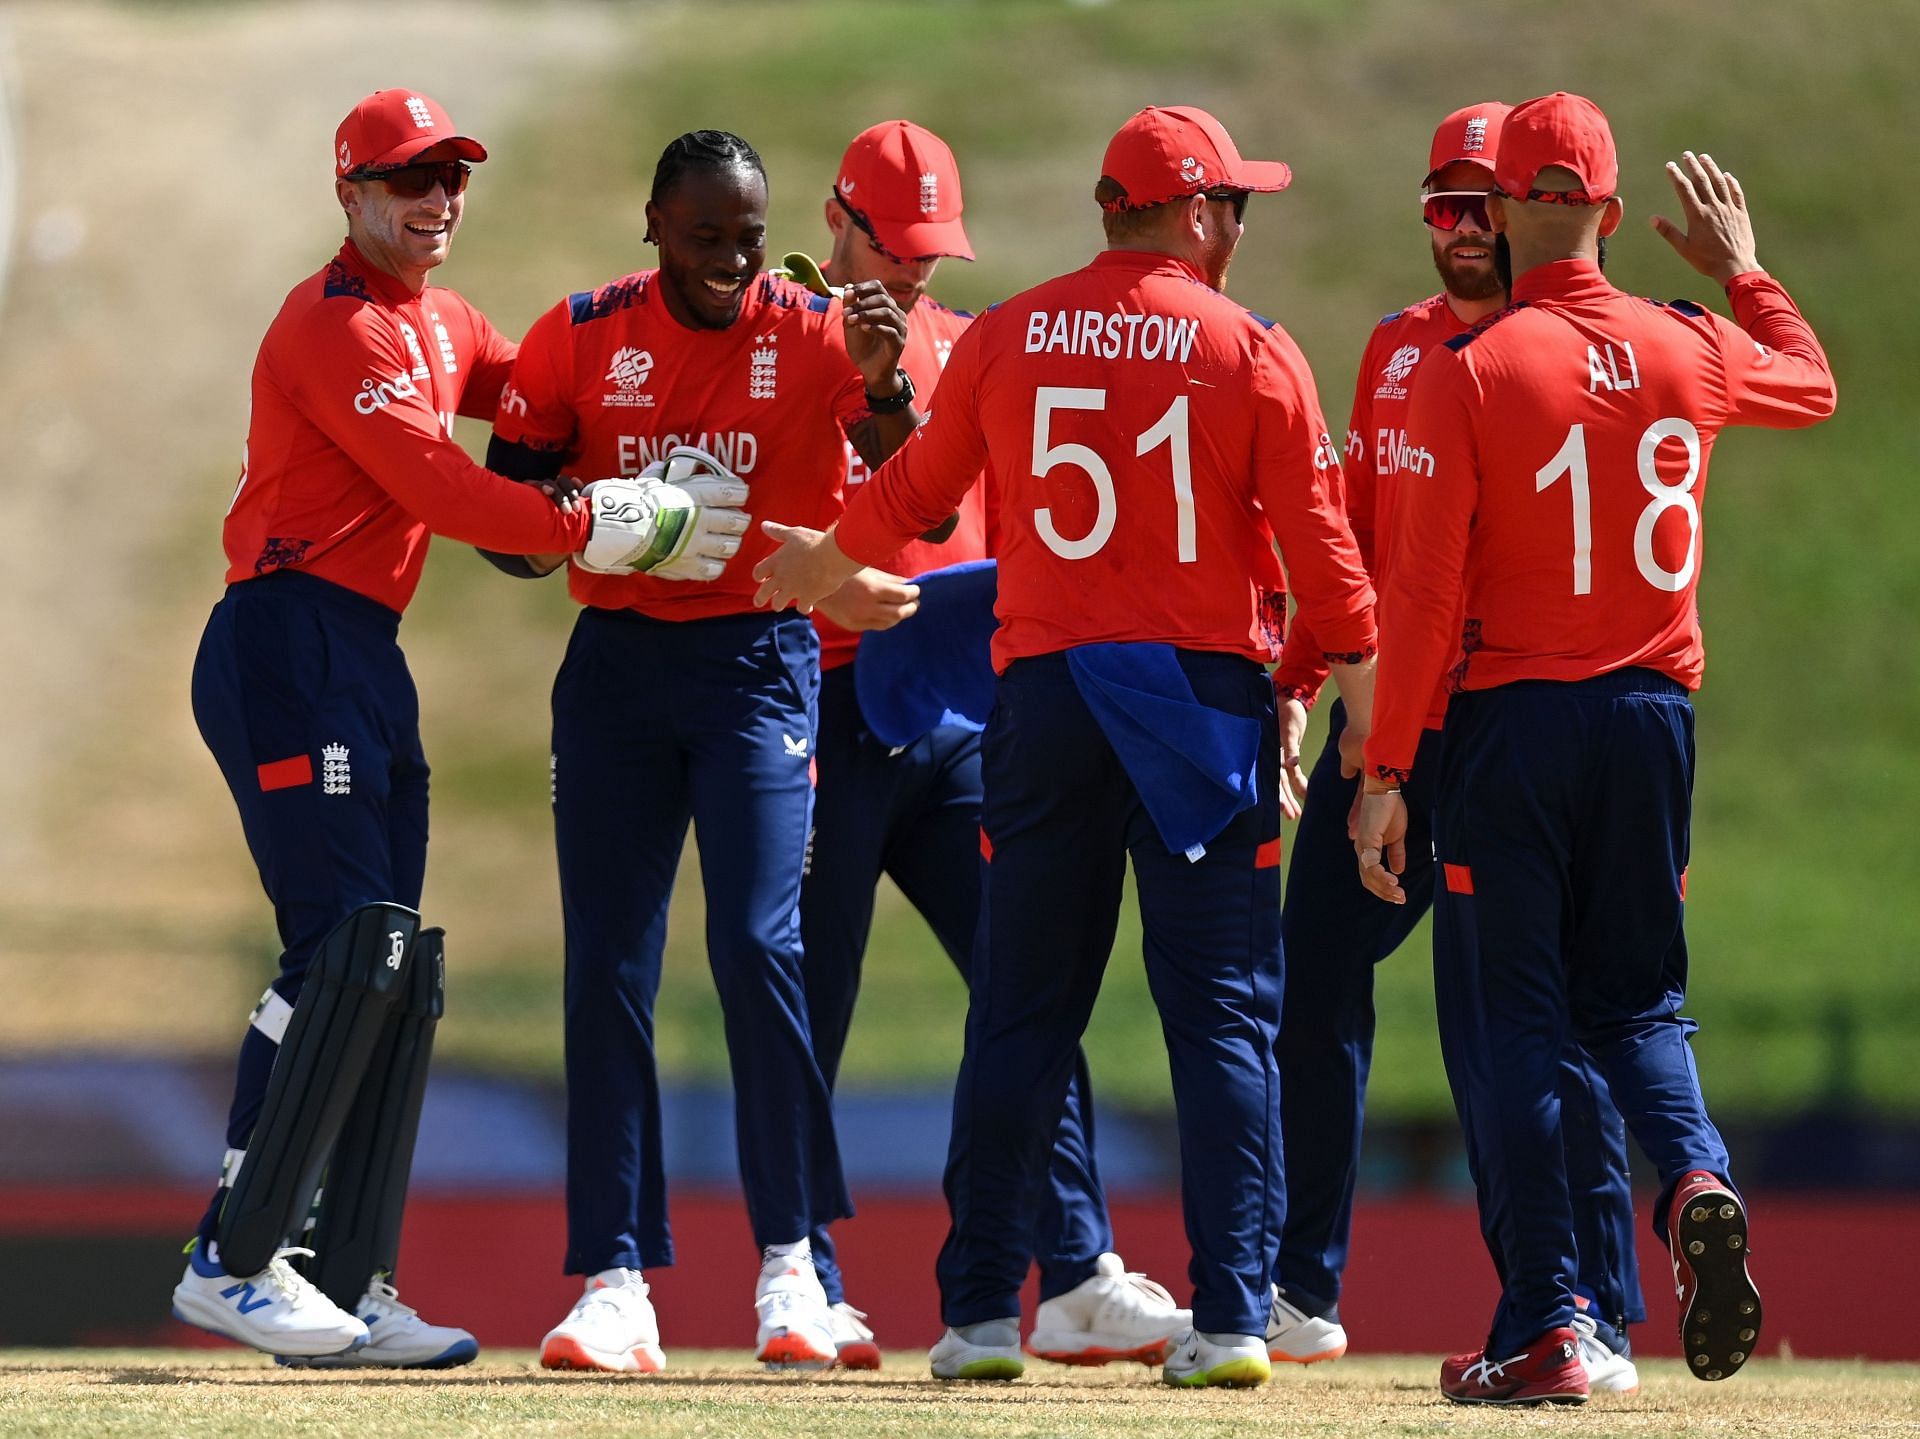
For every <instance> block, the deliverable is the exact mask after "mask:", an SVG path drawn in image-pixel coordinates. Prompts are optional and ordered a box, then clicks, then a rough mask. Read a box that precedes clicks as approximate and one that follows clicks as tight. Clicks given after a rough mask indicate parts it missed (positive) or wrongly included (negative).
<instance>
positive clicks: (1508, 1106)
mask: <svg viewBox="0 0 1920 1439" xmlns="http://www.w3.org/2000/svg"><path fill="white" fill-rule="evenodd" d="M1693 765H1694V749H1693V707H1692V705H1691V704H1690V703H1689V702H1688V700H1687V694H1686V690H1685V689H1684V688H1683V687H1682V686H1681V685H1680V684H1679V683H1677V682H1676V681H1674V680H1670V679H1668V678H1667V677H1666V676H1664V675H1660V674H1656V673H1654V672H1652V671H1650V670H1643V669H1624V670H1617V671H1614V672H1613V673H1611V674H1606V675H1601V676H1598V677H1596V678H1594V679H1589V680H1583V681H1579V682H1577V683H1556V682H1551V681H1533V680H1529V681H1522V682H1518V683H1515V684H1509V685H1502V686H1499V687H1497V688H1494V689H1488V690H1476V691H1469V692H1467V693H1465V694H1460V695H1456V696H1454V698H1453V702H1452V703H1451V705H1450V706H1449V707H1448V711H1447V724H1446V731H1445V741H1444V751H1443V757H1442V760H1441V766H1440V794H1439V823H1438V835H1437V839H1438V844H1439V858H1440V861H1441V863H1442V865H1443V866H1449V867H1451V869H1450V871H1449V872H1448V875H1447V883H1445V884H1443V885H1442V886H1441V890H1440V893H1439V895H1438V898H1437V901H1436V907H1435V921H1436V925H1437V927H1438V928H1439V929H1441V930H1443V931H1444V934H1445V938H1444V941H1443V942H1436V944H1435V962H1436V970H1435V983H1436V990H1437V999H1438V1002H1439V1004H1440V1007H1441V1009H1442V1012H1443V1014H1449V1013H1450V1014H1452V1015H1453V1016H1455V1020H1456V1022H1457V1024H1458V1026H1459V1027H1458V1030H1457V1032H1456V1034H1457V1042H1456V1046H1455V1051H1454V1053H1453V1054H1452V1055H1451V1056H1450V1062H1451V1065H1452V1067H1453V1069H1454V1071H1455V1075H1456V1078H1455V1082H1456V1084H1459V1085H1460V1086H1461V1087H1462V1088H1463V1089H1464V1091H1465V1094H1466V1103H1465V1106H1464V1113H1463V1116H1462V1117H1463V1119H1464V1120H1465V1122H1466V1124H1467V1125H1468V1128H1469V1131H1470V1134H1471V1142H1470V1145H1469V1157H1470V1159H1471V1161H1472V1162H1473V1163H1474V1164H1475V1166H1476V1168H1477V1171H1478V1173H1477V1175H1476V1182H1477V1184H1478V1187H1479V1189H1480V1192H1481V1193H1482V1195H1493V1196H1496V1197H1497V1198H1498V1200H1499V1201H1500V1207H1499V1208H1498V1209H1497V1211H1496V1212H1494V1213H1492V1214H1487V1213H1485V1212H1483V1215H1482V1222H1483V1226H1484V1227H1487V1228H1489V1229H1490V1230H1491V1231H1492V1233H1493V1236H1494V1244H1495V1248H1494V1253H1495V1256H1496V1262H1497V1263H1500V1264H1501V1265H1502V1283H1503V1291H1502V1295H1501V1299H1500V1303H1499V1306H1498V1308H1497V1309H1496V1310H1495V1314H1494V1321H1493V1325H1492V1329H1491V1332H1490V1333H1489V1335H1488V1339H1487V1352H1488V1353H1489V1354H1492V1355H1505V1354H1514V1353H1518V1352H1519V1351H1520V1349H1522V1348H1523V1347H1524V1346H1526V1345H1527V1344H1530V1343H1531V1342H1533V1340H1535V1339H1536V1338H1538V1337H1539V1336H1540V1335H1541V1334H1542V1333H1543V1332H1545V1331H1546V1330H1548V1329H1551V1328H1554V1327H1555V1326H1558V1325H1562V1324H1566V1323H1568V1322H1569V1321H1570V1320H1571V1318H1572V1317H1573V1313H1574V1302H1573V1295H1574V1285H1575V1266H1576V1256H1575V1252H1574V1250H1575V1239H1574V1219H1573V1196H1572V1194H1571V1193H1570V1192H1569V1182H1568V1167H1567V1147H1568V1139H1567V1135H1566V1130H1567V1123H1566V1116H1565V1114H1564V1112H1563V1105H1562V1102H1561V1098H1560V1085H1559V1078H1558V1077H1559V1068H1560V1057H1561V1054H1562V1052H1563V1051H1564V1049H1565V1047H1566V1044H1567V1042H1568V1040H1569V1039H1571V1040H1574V1041H1576V1042H1578V1043H1579V1044H1580V1045H1581V1046H1583V1047H1584V1048H1585V1049H1586V1051H1587V1052H1588V1053H1589V1054H1590V1055H1592V1057H1593V1059H1594V1061H1595V1063H1596V1064H1597V1065H1598V1066H1599V1068H1600V1071H1601V1073H1602V1074H1604V1075H1605V1076H1606V1080H1607V1085H1608V1087H1609V1089H1610V1090H1611V1091H1612V1094H1613V1099H1614V1102H1615V1103H1616V1104H1617V1105H1618V1106H1619V1108H1620V1113H1621V1114H1622V1115H1623V1116H1624V1117H1625V1120H1626V1123H1627V1127H1628V1128H1629V1129H1630V1130H1631V1131H1632V1132H1633V1136H1634V1138H1635V1139H1636V1140H1637V1141H1638V1142H1639V1145H1640V1148H1641V1149H1642V1151H1644V1152H1645V1154H1646V1156H1647V1158H1648V1159H1649V1160H1650V1161H1652V1163H1653V1165H1654V1166H1655V1168H1656V1169H1657V1171H1658V1172H1659V1176H1660V1183H1661V1189H1662V1192H1661V1196H1660V1200H1659V1203H1658V1204H1657V1205H1656V1208H1655V1213H1654V1230H1655V1233H1656V1234H1659V1235H1661V1236H1662V1238H1663V1239H1664V1237H1665V1236H1664V1224H1665V1215H1666V1205H1667V1200H1668V1197H1669V1196H1670V1195H1671V1192H1672V1189H1673V1186H1674V1184H1675V1183H1676V1182H1677V1181H1678V1180H1679V1178H1680V1177H1681V1175H1683V1174H1685V1173H1686V1172H1687V1171H1689V1170H1693V1169H1705V1170H1709V1171H1711V1172H1712V1173H1714V1174H1717V1175H1719V1176H1721V1177H1722V1178H1728V1167H1729V1163H1728V1158H1727V1150H1726V1146H1725V1144H1724V1143H1723V1142H1722V1141H1721V1138H1720V1135H1719V1133H1718V1131H1716V1130H1715V1129H1714V1127H1713V1123H1712V1121H1711V1120H1710V1119H1709V1118H1708V1117H1707V1111H1706V1103H1705V1100H1704V1099H1703V1098H1702V1096H1701V1092H1700V1079H1699V1073H1698V1071H1697V1070H1696V1069H1695V1067H1694V1062H1693V1052H1692V1050H1691V1049H1690V1048H1689V1046H1688V1043H1687V1040H1688V1037H1689V1036H1690V1035H1691V1034H1692V1033H1693V1031H1694V1029H1695V1028H1696V1026H1695V1025H1694V1023H1693V1021H1692V1020H1690V1019H1687V1018H1685V1017H1684V1016H1682V1015H1681V1013H1680V1006H1681V1004H1682V1002H1683V1001H1684V998H1685V994H1686V982H1687V945H1686V937H1685V934H1684V933H1683V929H1682V920H1683V915H1684V911H1685V900H1684V894H1683V890H1684V876H1685V873H1686V867H1687V853H1688V843H1689V826H1690V822H1691V811H1692V797H1693Z"/></svg>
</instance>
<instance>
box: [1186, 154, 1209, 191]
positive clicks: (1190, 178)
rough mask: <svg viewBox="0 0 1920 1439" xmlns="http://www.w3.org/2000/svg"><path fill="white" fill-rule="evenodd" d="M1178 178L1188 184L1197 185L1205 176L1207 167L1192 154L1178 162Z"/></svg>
mask: <svg viewBox="0 0 1920 1439" xmlns="http://www.w3.org/2000/svg"><path fill="white" fill-rule="evenodd" d="M1180 178H1181V179H1183V180H1185V181H1186V182H1187V183H1188V184H1190V185H1198V184H1199V183H1200V182H1201V181H1202V180H1204V179H1206V178H1207V167H1206V166H1205V165H1204V164H1202V163H1201V162H1200V161H1199V160H1197V159H1196V158H1194V157H1193V156H1192V155H1188V156H1187V157H1186V158H1185V159H1183V160H1182V161H1181V162H1180Z"/></svg>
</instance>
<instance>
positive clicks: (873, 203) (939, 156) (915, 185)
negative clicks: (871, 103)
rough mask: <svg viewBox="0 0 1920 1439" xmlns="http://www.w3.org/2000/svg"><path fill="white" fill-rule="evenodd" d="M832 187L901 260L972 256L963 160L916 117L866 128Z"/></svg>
mask: <svg viewBox="0 0 1920 1439" xmlns="http://www.w3.org/2000/svg"><path fill="white" fill-rule="evenodd" d="M833 190H834V193H835V194H836V195H838V196H839V197H840V199H841V200H842V202H844V203H845V204H846V205H847V206H848V208H850V209H852V210H855V211H857V212H858V213H859V215H860V218H861V219H863V220H865V221H866V222H867V224H868V225H870V226H872V227H873V237H874V239H876V240H878V241H879V242H880V244H881V245H882V246H883V247H884V248H885V249H886V250H887V251H888V253H890V254H893V255H897V256H899V257H900V258H901V259H903V260H920V259H926V258H928V257H930V256H933V255H950V256H952V257H953V258H955V259H957V260H971V259H972V258H973V247H972V246H971V245H969V244H968V243H967V232H966V230H964V229H963V228H962V227H961V224H960V208H961V199H960V167H959V166H958V165H957V164H955V163H954V159H953V151H951V150H949V149H948V148H947V142H946V141H945V140H942V139H941V138H940V137H939V136H938V135H936V134H934V133H933V131H931V130H928V129H926V128H924V127H923V126H920V125H916V124H914V123H913V122H912V121H911V120H886V121H883V122H881V123H880V124H878V125H874V126H872V127H870V128H869V129H865V130H862V131H861V132H860V133H859V134H858V135H855V136H854V137H853V143H852V144H851V145H849V146H847V153H846V154H845V155H843V156H841V157H840V174H839V178H838V179H836V180H835V181H834V185H833Z"/></svg>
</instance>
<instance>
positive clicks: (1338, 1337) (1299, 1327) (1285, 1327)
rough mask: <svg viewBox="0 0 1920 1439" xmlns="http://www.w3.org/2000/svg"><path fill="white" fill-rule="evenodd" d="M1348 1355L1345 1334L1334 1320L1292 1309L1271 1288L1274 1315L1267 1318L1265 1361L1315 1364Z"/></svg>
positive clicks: (1277, 1292) (1275, 1290) (1276, 1289)
mask: <svg viewBox="0 0 1920 1439" xmlns="http://www.w3.org/2000/svg"><path fill="white" fill-rule="evenodd" d="M1346 1352H1347V1331H1346V1330H1345V1329H1344V1328H1343V1327H1342V1326H1341V1325H1340V1324H1339V1323H1338V1322H1337V1321H1335V1320H1332V1319H1316V1318H1314V1317H1313V1316H1312V1315H1311V1314H1308V1313H1306V1312H1305V1311H1304V1310H1300V1309H1295V1308H1294V1307H1293V1306H1292V1305H1291V1304H1289V1303H1287V1301H1286V1300H1284V1299H1282V1298H1281V1297H1280V1290H1279V1288H1278V1286H1275V1287H1274V1289H1273V1313H1272V1314H1270V1315H1269V1316H1268V1317H1267V1358H1269V1359H1271V1360H1272V1361H1273V1362H1274V1363H1275V1364H1318V1363H1319V1362H1320V1361H1321V1360H1323V1359H1338V1358H1339V1357H1340V1356H1341V1355H1342V1354H1345V1353H1346Z"/></svg>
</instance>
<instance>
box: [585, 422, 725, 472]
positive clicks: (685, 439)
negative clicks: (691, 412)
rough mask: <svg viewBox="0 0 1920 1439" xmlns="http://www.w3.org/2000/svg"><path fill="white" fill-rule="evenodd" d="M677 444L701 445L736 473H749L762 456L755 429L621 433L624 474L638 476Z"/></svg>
mask: <svg viewBox="0 0 1920 1439" xmlns="http://www.w3.org/2000/svg"><path fill="white" fill-rule="evenodd" d="M675 445H697V446H698V447H699V448H700V449H703V450H705V451H706V452H707V453H708V454H710V455H712V456H713V457H714V458H715V459H716V460H718V461H719V462H720V463H721V464H723V465H725V466H726V467H727V468H728V469H730V470H732V471H733V472H734V473H735V474H736V475H740V476H743V477H744V476H746V475H748V474H750V473H751V472H752V470H753V466H754V463H755V462H756V461H757V460H758V459H759V458H760V441H759V439H758V438H757V437H756V436H755V435H754V433H753V432H752V431H751V430H714V431H708V430H702V431H701V432H700V433H699V434H697V435H619V436H616V437H615V440H614V447H615V458H616V460H617V462H618V463H619V466H620V473H621V474H623V475H637V474H639V473H640V472H641V471H642V470H644V469H645V468H646V467H647V466H648V465H650V464H652V463H654V461H656V460H664V459H665V458H666V457H667V451H668V450H670V449H672V448H673V447H674V446H675Z"/></svg>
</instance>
